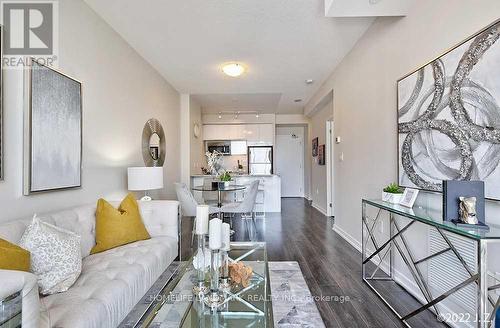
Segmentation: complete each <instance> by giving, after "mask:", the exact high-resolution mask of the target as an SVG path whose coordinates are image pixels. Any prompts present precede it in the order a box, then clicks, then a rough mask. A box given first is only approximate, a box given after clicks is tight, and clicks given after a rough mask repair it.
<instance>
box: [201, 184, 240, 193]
mask: <svg viewBox="0 0 500 328" xmlns="http://www.w3.org/2000/svg"><path fill="white" fill-rule="evenodd" d="M191 189H192V190H195V191H237V190H243V189H246V186H242V185H229V186H224V185H222V184H220V185H219V184H215V183H214V184H213V185H211V184H210V185H204V186H196V187H193V188H191Z"/></svg>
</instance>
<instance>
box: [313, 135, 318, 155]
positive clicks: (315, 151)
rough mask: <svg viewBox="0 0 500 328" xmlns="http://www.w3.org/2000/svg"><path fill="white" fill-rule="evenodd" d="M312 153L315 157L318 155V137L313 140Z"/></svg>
mask: <svg viewBox="0 0 500 328" xmlns="http://www.w3.org/2000/svg"><path fill="white" fill-rule="evenodd" d="M312 155H313V157H316V156H318V137H316V138H314V139H313V141H312Z"/></svg>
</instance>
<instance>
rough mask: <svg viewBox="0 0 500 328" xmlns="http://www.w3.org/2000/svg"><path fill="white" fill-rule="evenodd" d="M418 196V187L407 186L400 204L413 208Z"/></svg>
mask: <svg viewBox="0 0 500 328" xmlns="http://www.w3.org/2000/svg"><path fill="white" fill-rule="evenodd" d="M417 196H418V190H417V189H412V188H405V191H404V193H403V197H402V198H401V201H400V202H399V204H400V205H403V206H406V207H409V208H412V207H413V204H414V203H415V200H416V199H417Z"/></svg>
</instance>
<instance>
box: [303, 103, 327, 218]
mask: <svg viewBox="0 0 500 328" xmlns="http://www.w3.org/2000/svg"><path fill="white" fill-rule="evenodd" d="M331 119H333V104H332V101H329V102H327V103H326V104H324V105H323V106H321V107H319V108H317V109H316V112H314V114H313V115H312V116H311V134H310V137H311V138H310V139H311V143H312V139H314V138H316V137H318V147H319V145H326V121H328V120H331ZM325 151H326V147H325ZM325 156H326V154H325ZM308 158H309V161H310V162H311V198H312V204H313V206H314V207H316V208H318V209H319V210H320V211H322V212H323V213H326V207H327V201H326V188H327V185H326V183H327V179H326V165H319V161H318V159H319V156H316V157H312V153H309V154H308Z"/></svg>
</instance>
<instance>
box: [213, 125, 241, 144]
mask: <svg viewBox="0 0 500 328" xmlns="http://www.w3.org/2000/svg"><path fill="white" fill-rule="evenodd" d="M203 140H245V130H244V126H243V125H240V124H237V125H235V124H205V125H203Z"/></svg>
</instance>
